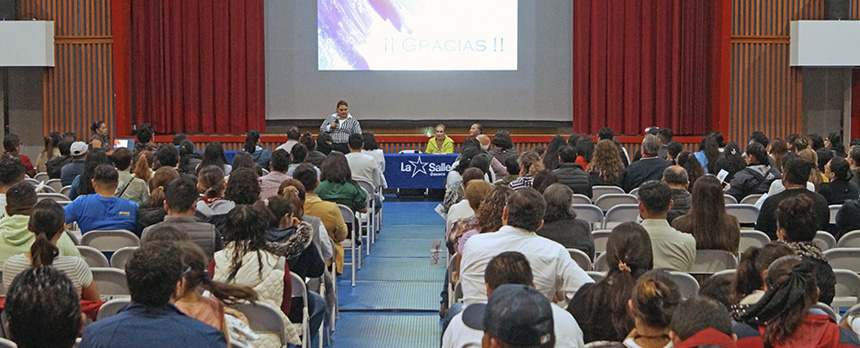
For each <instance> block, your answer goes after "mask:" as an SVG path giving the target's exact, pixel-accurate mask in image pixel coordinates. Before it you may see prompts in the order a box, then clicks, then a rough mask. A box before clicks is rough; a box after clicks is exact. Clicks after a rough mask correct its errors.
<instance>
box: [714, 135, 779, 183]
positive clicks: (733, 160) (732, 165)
mask: <svg viewBox="0 0 860 348" xmlns="http://www.w3.org/2000/svg"><path fill="white" fill-rule="evenodd" d="M776 163H777V164H779V163H782V162H776ZM746 166H747V164H746V162H745V161H744V156H743V155H742V154H741V149H740V147H738V144H737V143H736V142H734V141H730V142H729V143H728V144H726V149H725V151H723V156H722V157H720V159H718V160H717V163H716V164H715V165H714V171H716V173H714V175H717V174H719V173H720V171H721V170H725V171H726V172H727V173H728V175H726V178H725V182H732V178H734V177H735V174H736V173H737V172H739V171H741V170H743V169H744V168H746Z"/></svg>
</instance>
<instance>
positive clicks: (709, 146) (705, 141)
mask: <svg viewBox="0 0 860 348" xmlns="http://www.w3.org/2000/svg"><path fill="white" fill-rule="evenodd" d="M721 155H722V154H721V153H720V145H719V144H717V141H716V140H714V138H713V137H711V136H705V137H704V138H702V142H701V143H699V151H697V152H695V153H694V156H696V160H698V161H699V164H700V165H702V169H704V170H705V173H706V174H714V175H716V174H717V173H716V172H714V170H713V169H714V166H715V165H716V164H717V160H719V159H720V157H721Z"/></svg>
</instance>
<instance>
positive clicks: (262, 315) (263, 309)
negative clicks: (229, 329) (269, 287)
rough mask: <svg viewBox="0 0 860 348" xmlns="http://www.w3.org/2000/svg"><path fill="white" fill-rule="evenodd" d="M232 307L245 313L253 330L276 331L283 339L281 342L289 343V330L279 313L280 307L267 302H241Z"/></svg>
mask: <svg viewBox="0 0 860 348" xmlns="http://www.w3.org/2000/svg"><path fill="white" fill-rule="evenodd" d="M230 307H232V308H233V309H235V310H238V311H240V312H242V314H245V316H246V317H247V318H248V326H250V327H251V330H253V331H255V332H271V333H274V334H276V335H278V337H279V338H280V339H281V344H283V345H286V344H287V332H286V330H285V328H284V320H283V319H282V318H281V314H280V313H279V311H280V310H281V309H280V308H275V307H273V306H272V305H270V304H267V303H265V302H257V303H250V302H248V303H240V304H235V305H231V306H230Z"/></svg>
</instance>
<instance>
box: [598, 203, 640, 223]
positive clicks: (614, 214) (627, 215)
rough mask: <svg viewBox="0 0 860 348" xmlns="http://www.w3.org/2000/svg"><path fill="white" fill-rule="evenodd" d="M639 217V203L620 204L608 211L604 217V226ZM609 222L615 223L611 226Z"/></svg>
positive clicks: (634, 219)
mask: <svg viewBox="0 0 860 348" xmlns="http://www.w3.org/2000/svg"><path fill="white" fill-rule="evenodd" d="M638 217H639V204H619V205H616V206H614V207H612V208H611V209H609V211H607V212H606V217H605V218H603V228H604V229H607V228H610V227H614V225H616V224H620V223H622V222H628V221H636V218H638ZM609 224H613V225H612V226H610V225H609Z"/></svg>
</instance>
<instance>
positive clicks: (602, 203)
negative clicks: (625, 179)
mask: <svg viewBox="0 0 860 348" xmlns="http://www.w3.org/2000/svg"><path fill="white" fill-rule="evenodd" d="M620 204H639V198H637V197H636V196H634V195H631V194H629V193H607V194H604V195H602V196H600V198H598V199H595V200H594V205H596V206H597V207H599V208H600V210H603V211H608V210H609V209H611V208H612V207H614V206H616V205H620Z"/></svg>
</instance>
